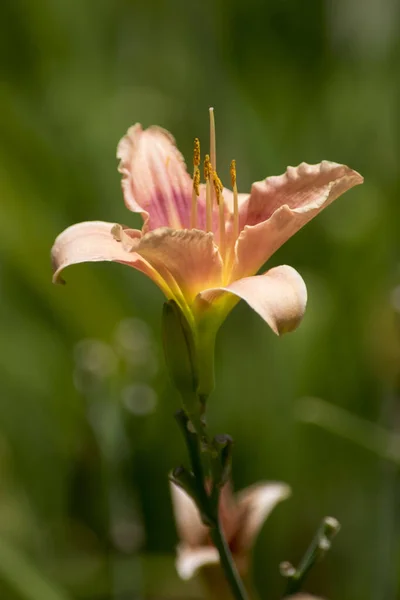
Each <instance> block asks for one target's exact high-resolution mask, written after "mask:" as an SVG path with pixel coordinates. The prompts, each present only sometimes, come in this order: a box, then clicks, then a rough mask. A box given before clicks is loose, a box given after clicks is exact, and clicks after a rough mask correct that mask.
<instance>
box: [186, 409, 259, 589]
mask: <svg viewBox="0 0 400 600" xmlns="http://www.w3.org/2000/svg"><path fill="white" fill-rule="evenodd" d="M175 418H176V420H177V422H178V424H179V426H180V428H181V431H182V433H183V435H184V438H185V442H186V446H187V449H188V453H189V458H190V463H191V467H192V472H193V476H194V478H195V481H196V490H197V493H196V496H197V498H196V499H197V505H198V508H199V510H200V513H201V515H202V518H203V521H204V522H205V523H206V524H207V525H208V527H209V528H210V535H211V538H212V541H213V543H214V545H215V547H216V548H217V550H218V553H219V558H220V563H221V567H222V569H223V571H224V574H225V577H226V580H227V582H228V584H229V586H230V589H231V592H232V595H233V597H234V598H235V599H236V600H248V596H247V592H246V589H245V587H244V585H243V582H242V580H241V578H240V575H239V573H238V571H237V569H236V565H235V562H234V560H233V557H232V554H231V551H230V549H229V546H228V543H227V541H226V539H225V536H224V533H223V531H222V528H221V524H220V520H219V517H218V505H219V494H212V495H210V494H209V493H208V492H207V487H206V475H205V472H204V471H205V469H204V465H203V457H202V448H201V446H202V444H205V443H206V442H207V437H206V433H205V431H204V426H203V429H202V431H201V433H200V434H199V433H198V432H197V431H192V430H191V427H190V421H189V418H188V417H187V415H186V414H185V412H184V411H183V410H179V411H177V413H176V415H175ZM213 487H214V490H215V489H216V486H213Z"/></svg>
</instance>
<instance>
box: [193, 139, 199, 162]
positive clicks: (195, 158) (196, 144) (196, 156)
mask: <svg viewBox="0 0 400 600" xmlns="http://www.w3.org/2000/svg"><path fill="white" fill-rule="evenodd" d="M199 164H200V140H199V138H194V149H193V166H195V167H198V166H199Z"/></svg>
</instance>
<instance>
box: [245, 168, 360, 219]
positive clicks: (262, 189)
mask: <svg viewBox="0 0 400 600" xmlns="http://www.w3.org/2000/svg"><path fill="white" fill-rule="evenodd" d="M362 182H363V178H362V177H361V175H360V174H359V173H357V172H356V171H353V170H352V169H350V168H349V167H346V166H345V165H340V164H338V163H335V162H330V161H328V160H323V161H322V162H321V163H319V164H317V165H309V164H307V163H304V162H303V163H301V164H300V165H299V166H298V167H288V168H287V170H286V173H284V174H283V175H277V176H273V177H267V179H265V180H264V181H257V182H256V183H253V185H252V187H251V194H250V196H249V198H248V200H247V202H243V203H242V204H241V206H240V219H241V221H242V226H244V225H257V223H261V222H262V221H266V220H267V219H269V218H270V217H271V215H272V214H273V213H274V212H275V211H276V210H277V209H278V208H280V207H281V206H284V205H286V206H288V207H289V208H292V209H304V210H305V211H308V210H310V209H313V208H321V207H322V205H323V206H326V205H327V204H329V202H332V201H333V200H335V198H337V197H338V196H340V195H341V194H343V193H344V192H345V191H346V190H348V189H350V188H351V187H353V186H355V185H358V184H360V183H362ZM328 196H329V198H328ZM328 200H329V202H327V201H328Z"/></svg>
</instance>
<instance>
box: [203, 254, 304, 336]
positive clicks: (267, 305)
mask: <svg viewBox="0 0 400 600" xmlns="http://www.w3.org/2000/svg"><path fill="white" fill-rule="evenodd" d="M238 299H242V300H245V302H247V304H248V305H249V306H250V307H251V308H252V309H253V310H254V311H255V312H256V313H257V314H259V315H260V317H261V318H262V319H264V321H265V322H266V323H267V324H268V325H269V326H270V328H271V329H272V331H273V332H274V333H276V335H282V334H283V333H287V332H289V331H293V330H294V329H296V328H297V327H298V326H299V324H300V322H301V320H302V318H303V316H304V313H305V309H306V305H307V288H306V284H305V283H304V280H303V278H302V277H301V275H300V274H299V273H298V272H297V271H296V270H295V269H293V267H290V266H288V265H281V266H280V267H274V268H272V269H270V270H269V271H267V272H266V273H264V274H263V275H255V276H253V277H244V278H243V279H239V280H237V281H234V282H233V283H231V284H229V285H228V286H226V287H218V288H212V289H208V290H205V291H203V292H201V293H200V294H199V295H198V297H197V303H198V307H199V309H200V310H204V309H205V308H207V307H209V306H213V308H215V309H220V310H221V312H222V313H226V314H227V313H228V312H229V311H230V310H231V309H232V308H233V306H234V305H235V304H236V303H237V302H238Z"/></svg>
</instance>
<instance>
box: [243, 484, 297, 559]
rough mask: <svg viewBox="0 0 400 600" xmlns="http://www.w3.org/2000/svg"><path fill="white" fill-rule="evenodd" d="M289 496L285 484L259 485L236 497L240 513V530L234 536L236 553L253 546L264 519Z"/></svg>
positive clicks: (288, 490)
mask: <svg viewBox="0 0 400 600" xmlns="http://www.w3.org/2000/svg"><path fill="white" fill-rule="evenodd" d="M290 494H291V490H290V487H289V486H288V485H287V484H286V483H279V482H276V483H268V482H266V483H260V484H256V485H253V486H251V487H248V488H246V489H245V490H243V491H241V492H239V493H238V494H237V495H236V498H237V502H238V505H239V507H240V509H241V511H242V515H243V516H242V518H241V519H240V520H239V523H240V529H239V531H238V532H237V534H236V540H235V545H236V547H237V552H239V553H241V552H246V551H247V550H250V549H251V548H252V546H253V544H254V541H255V538H256V537H257V534H258V532H259V531H260V529H261V527H262V525H263V523H264V521H265V519H266V518H267V517H268V515H269V514H270V513H271V511H272V510H273V509H274V508H275V506H276V505H277V504H279V502H282V500H286V498H288V497H289V496H290Z"/></svg>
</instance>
